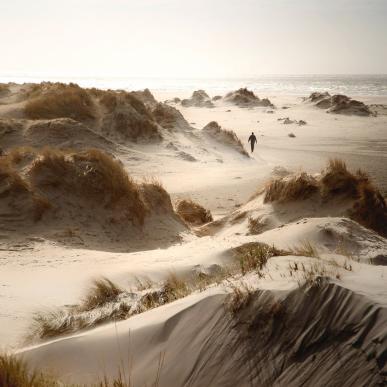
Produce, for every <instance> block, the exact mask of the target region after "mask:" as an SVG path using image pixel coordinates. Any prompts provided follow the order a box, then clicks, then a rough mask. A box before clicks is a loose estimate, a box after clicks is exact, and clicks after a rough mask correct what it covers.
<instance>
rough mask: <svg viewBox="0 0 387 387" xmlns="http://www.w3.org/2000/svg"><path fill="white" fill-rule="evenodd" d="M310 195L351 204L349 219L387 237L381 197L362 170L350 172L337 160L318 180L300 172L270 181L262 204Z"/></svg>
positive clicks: (289, 200) (383, 204) (308, 196)
mask: <svg viewBox="0 0 387 387" xmlns="http://www.w3.org/2000/svg"><path fill="white" fill-rule="evenodd" d="M312 196H313V197H315V199H316V200H319V201H320V202H321V203H324V202H327V201H331V200H334V199H335V198H341V199H347V200H348V201H352V208H350V209H349V211H348V215H349V217H350V218H352V219H353V220H355V221H357V222H358V223H360V224H362V225H363V226H365V227H367V228H370V229H372V230H374V231H376V232H378V233H379V234H381V235H383V236H387V206H386V201H385V199H384V197H383V195H382V194H381V193H380V191H379V190H378V189H377V188H376V187H375V186H374V185H373V183H372V182H371V179H370V177H369V176H368V175H367V174H366V173H365V172H364V171H362V170H358V171H356V172H355V173H352V172H350V171H349V170H348V168H347V166H346V164H345V162H344V161H342V160H340V159H331V160H329V162H328V165H327V167H326V168H325V169H324V170H323V171H322V173H321V176H320V177H318V178H315V177H313V176H310V175H308V174H306V173H305V172H303V173H301V174H298V175H295V176H291V177H285V178H281V179H275V180H272V181H271V182H270V183H269V184H268V185H267V186H266V190H265V196H264V202H265V203H271V202H278V203H287V202H292V201H297V200H305V199H308V198H311V197H312Z"/></svg>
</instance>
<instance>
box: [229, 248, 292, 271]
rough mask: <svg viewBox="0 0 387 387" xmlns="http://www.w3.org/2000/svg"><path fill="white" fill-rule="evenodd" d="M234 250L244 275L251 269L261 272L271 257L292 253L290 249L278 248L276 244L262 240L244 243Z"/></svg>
mask: <svg viewBox="0 0 387 387" xmlns="http://www.w3.org/2000/svg"><path fill="white" fill-rule="evenodd" d="M233 252H234V254H235V257H236V259H237V261H238V263H239V267H240V271H241V274H242V275H245V274H247V273H248V272H251V271H256V272H257V273H258V274H259V273H260V272H261V271H262V269H263V268H264V267H265V265H266V263H267V261H268V260H269V259H270V258H272V257H277V256H284V255H291V252H289V251H285V250H281V249H277V248H276V247H275V246H269V245H267V244H266V243H261V242H250V243H246V244H243V245H241V246H239V247H237V248H235V249H233Z"/></svg>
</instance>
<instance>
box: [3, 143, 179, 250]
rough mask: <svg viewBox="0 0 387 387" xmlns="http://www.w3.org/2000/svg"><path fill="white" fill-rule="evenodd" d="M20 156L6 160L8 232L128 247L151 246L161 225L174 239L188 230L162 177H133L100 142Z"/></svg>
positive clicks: (93, 245)
mask: <svg viewBox="0 0 387 387" xmlns="http://www.w3.org/2000/svg"><path fill="white" fill-rule="evenodd" d="M18 157H19V158H20V160H16V161H17V162H15V157H14V155H13V154H10V155H9V156H8V157H3V159H2V160H1V173H2V174H1V176H2V179H1V180H2V181H1V182H2V185H3V187H4V188H3V196H4V197H5V198H6V199H7V200H2V212H3V213H5V214H7V219H4V218H3V221H4V223H3V231H6V232H7V234H8V236H9V238H12V237H14V236H15V237H17V238H20V236H21V235H23V234H24V235H28V236H29V237H31V236H35V237H45V238H48V239H51V240H56V241H61V242H64V243H66V244H67V243H69V244H70V245H71V244H72V243H75V244H76V245H79V244H80V245H82V246H83V247H85V248H90V247H94V248H95V247H97V246H98V248H102V249H109V248H112V249H115V248H118V249H129V248H131V247H133V245H138V244H141V245H142V246H145V245H146V244H147V243H149V245H148V247H149V246H151V245H152V240H153V241H155V240H159V239H160V235H159V233H161V234H163V237H164V238H166V237H167V235H169V238H172V239H173V240H175V239H176V238H178V234H179V232H181V231H183V230H185V226H184V225H183V223H182V221H181V220H180V219H179V217H178V216H177V215H176V214H175V213H174V210H173V208H172V203H171V199H170V197H169V195H168V193H167V192H166V191H165V190H164V189H163V188H162V186H161V185H159V183H157V182H149V183H147V182H145V183H136V182H134V181H133V180H132V179H131V178H130V177H129V176H128V175H127V174H126V172H125V171H124V169H123V168H122V165H121V164H120V162H119V161H117V160H114V159H112V158H111V157H110V156H108V155H107V154H105V153H103V152H101V151H99V150H87V151H81V152H63V151H59V150H56V149H53V148H51V149H45V150H44V151H42V152H39V151H31V153H23V154H21V155H18ZM22 202H23V203H25V204H24V206H22V207H20V205H19V204H18V203H22ZM27 204H28V205H27ZM26 205H27V208H26V207H25V206H26ZM11 223H12V224H11ZM11 226H12V228H10V229H8V228H9V227H11ZM162 229H163V230H162ZM156 230H157V232H156ZM15 231H17V232H18V234H19V235H18V236H17V234H16V233H15ZM152 233H155V234H156V235H155V237H154V238H152V237H149V234H152ZM15 234H16V235H15ZM145 235H147V240H146V241H144V242H142V243H141V239H142V238H144V236H145ZM167 238H168V237H167ZM153 243H154V242H153ZM162 244H163V243H160V245H162Z"/></svg>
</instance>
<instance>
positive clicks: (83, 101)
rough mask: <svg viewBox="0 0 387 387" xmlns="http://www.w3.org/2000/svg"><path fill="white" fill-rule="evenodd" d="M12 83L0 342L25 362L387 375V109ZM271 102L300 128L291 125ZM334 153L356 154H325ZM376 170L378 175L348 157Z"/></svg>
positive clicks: (217, 379)
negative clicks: (362, 112) (195, 103)
mask: <svg viewBox="0 0 387 387" xmlns="http://www.w3.org/2000/svg"><path fill="white" fill-rule="evenodd" d="M7 88H8V89H7V90H4V91H3V92H2V93H1V94H0V103H1V105H0V138H1V141H2V142H1V147H2V148H3V152H2V156H0V238H1V239H0V248H1V254H0V265H2V273H3V274H4V275H3V276H2V278H1V280H0V285H1V287H0V296H1V299H2V300H3V303H4V304H2V306H3V310H4V312H3V313H1V314H0V326H1V329H0V338H1V343H2V344H5V345H8V346H11V347H13V348H15V347H17V348H19V349H18V351H17V354H18V356H19V358H24V359H26V360H27V361H28V363H29V365H30V366H31V367H35V366H36V367H37V368H38V369H42V370H43V371H47V372H49V373H53V374H54V376H55V377H56V378H57V379H58V380H61V381H65V382H75V383H89V382H96V381H98V380H100V378H101V377H103V376H106V377H107V378H108V379H113V378H114V377H116V376H117V375H118V373H119V371H121V374H122V375H124V377H125V378H126V379H127V378H128V375H129V374H130V376H131V381H132V382H133V383H134V385H144V384H147V385H150V384H152V383H153V382H154V380H155V378H156V375H157V374H158V377H159V380H160V383H159V384H158V385H160V386H171V385H173V386H174V385H176V386H185V385H191V386H204V385H206V386H207V385H211V386H217V385H219V386H228V385H229V386H235V385H238V386H239V385H241V386H244V385H246V386H248V385H257V386H261V385H262V386H266V385H281V386H282V385H289V386H293V385H294V386H298V385H301V384H305V385H313V386H319V385H331V384H332V383H333V384H335V383H336V384H338V385H342V386H347V385H348V386H352V385H357V384H360V385H378V384H379V385H383V383H385V372H386V370H385V367H386V366H385V360H386V359H385V353H386V342H385V336H386V330H385V326H386V322H387V321H386V319H387V316H386V298H387V290H386V284H385V275H386V272H385V270H386V257H387V240H386V238H385V236H386V229H385V227H386V224H387V222H386V204H385V199H384V191H383V189H385V186H384V185H383V176H384V175H383V173H384V172H383V169H380V170H378V169H377V168H378V167H377V166H378V165H379V164H380V165H382V164H383V162H382V161H383V160H384V159H383V157H384V156H383V138H384V137H383V136H384V127H385V121H384V120H385V118H383V116H382V115H380V116H377V117H374V118H372V119H371V120H370V119H368V118H367V119H362V118H359V117H357V116H356V115H355V116H352V115H348V114H344V115H336V114H325V110H324V109H316V108H315V106H314V103H315V102H316V101H311V102H310V103H302V100H301V99H300V98H297V97H292V98H290V97H277V96H270V100H271V101H272V102H271V101H266V100H261V99H259V98H258V97H257V96H256V95H254V94H253V93H251V92H249V91H248V90H246V89H240V90H238V91H237V92H234V93H231V94H230V95H229V98H230V100H227V98H213V99H211V98H210V97H209V96H208V95H207V94H206V95H204V94H203V93H201V92H200V93H196V94H195V99H196V97H197V98H198V99H201V98H202V97H203V101H210V102H211V104H212V106H213V107H212V108H211V109H207V108H205V105H206V104H207V103H206V102H204V103H203V104H202V105H201V106H200V107H192V106H184V105H181V104H179V101H177V100H176V101H173V102H169V103H168V104H166V103H159V102H158V101H157V99H161V100H165V99H166V98H164V97H163V95H161V94H160V95H158V96H157V99H156V98H155V97H154V96H153V94H152V93H151V92H150V91H149V90H144V91H135V92H127V91H113V90H98V89H82V88H80V87H78V86H77V85H63V84H51V83H43V84H40V85H32V84H25V85H15V84H13V85H9V86H7ZM199 94H200V95H199ZM173 95H174V94H173ZM180 97H181V99H183V100H184V97H186V95H179V98H180ZM199 97H200V98H199ZM323 98H328V96H326V95H325V96H323ZM329 98H330V97H329ZM365 101H366V102H367V103H369V102H370V104H371V103H372V101H371V100H365ZM339 102H340V101H339ZM341 102H343V101H341ZM341 102H340V103H341ZM344 102H345V101H344ZM344 102H343V103H344ZM273 103H275V105H276V106H278V107H281V106H282V107H286V108H287V110H288V112H289V113H288V115H289V117H291V118H289V121H294V117H296V118H297V121H296V122H297V123H300V122H307V123H308V124H307V125H294V126H292V130H293V131H294V133H295V137H294V138H292V139H290V138H289V137H288V136H287V134H288V131H289V127H288V126H287V125H284V124H283V123H282V122H283V121H285V120H278V118H281V114H280V112H282V110H280V109H279V108H278V109H273V108H272V107H271V106H272V104H273ZM262 104H263V106H267V107H270V111H271V112H272V114H266V112H267V109H260V108H257V109H255V108H254V107H259V106H262ZM230 105H232V106H230ZM27 107H28V108H27ZM246 107H248V109H246ZM250 108H251V109H250ZM329 108H330V107H326V109H329ZM365 121H367V123H365ZM296 122H294V123H296ZM208 123H210V124H208ZM288 123H289V122H288ZM364 125H367V130H368V132H367V133H369V134H370V139H369V141H371V142H373V144H371V145H370V146H369V147H368V148H367V145H366V143H365V142H364V141H365V140H364V128H365V127H364ZM368 126H369V127H368ZM199 128H203V129H199ZM222 128H230V130H227V131H226V130H224V129H222ZM252 130H254V131H255V133H256V135H257V138H258V145H257V149H256V151H255V152H254V153H253V154H250V155H249V156H250V157H246V152H245V150H244V147H243V144H247V138H248V136H249V134H250V133H251V131H252ZM375 144H377V145H375ZM47 146H49V147H48V148H47ZM90 146H92V147H94V148H97V149H93V150H91V149H89V148H90ZM44 147H46V149H42V148H44ZM69 148H71V149H69ZM321 149H325V151H322V150H321ZM326 149H329V152H327V151H326ZM334 152H336V155H337V154H338V153H340V157H343V158H344V159H346V160H347V161H348V165H349V166H350V167H348V168H347V166H346V165H345V163H343V162H341V161H339V160H333V161H331V162H330V163H329V164H328V166H326V167H325V168H324V169H322V170H321V167H323V165H322V162H324V163H325V162H326V160H327V159H328V158H331V157H332V156H333V155H334ZM353 155H356V157H359V160H358V164H356V163H355V162H353V159H351V158H349V157H352V156H353ZM364 155H366V156H367V157H369V160H372V162H369V163H368V164H367V163H365V162H364V160H368V159H363V158H361V157H363V156H364ZM364 157H365V156H364ZM378 157H379V158H380V160H379V161H378ZM378 162H379V164H378ZM383 165H384V164H383ZM300 166H302V169H301V168H300ZM369 166H370V167H371V168H370V174H371V175H372V177H373V178H374V179H372V180H373V181H375V183H373V182H372V180H371V178H370V177H369V176H368V175H367V174H366V173H365V172H361V171H356V169H357V167H362V169H363V168H364V169H365V170H368V169H369V168H368V167H369ZM375 166H376V168H374V167H375ZM271 171H272V172H271ZM316 171H320V172H319V173H316ZM152 176H158V177H159V179H160V181H161V182H162V183H163V184H162V185H161V184H160V183H159V182H158V180H155V179H154V178H153V177H152ZM265 182H266V183H265ZM377 186H380V187H381V189H380V190H379V189H378V188H377ZM163 187H165V189H164V188H163ZM179 203H180V204H181V203H185V204H187V203H188V204H189V205H188V206H187V205H184V206H179ZM181 207H182V208H181ZM178 213H180V214H181V216H182V217H183V218H185V222H184V221H183V220H182V219H181V218H180V217H179V215H178ZM211 218H213V219H214V220H211ZM208 222H209V223H208ZM203 223H205V224H204V225H202V224H203ZM103 277H106V278H107V279H103ZM93 279H94V280H95V279H98V280H97V282H92V280H93ZM98 281H99V282H98ZM110 281H111V282H110ZM98 283H99V284H101V283H102V287H101V288H100V293H95V292H96V290H95V288H94V290H93V286H98V285H96V284H98ZM93 284H94V285H93ZM86 290H87V291H86ZM96 294H97V295H98V297H96ZM149 309H150V310H149ZM36 312H38V315H36V314H35V313H36ZM34 315H35V316H40V317H41V319H40V324H41V325H40V326H39V327H40V328H42V324H46V332H45V333H44V334H40V333H39V334H36V331H35V330H34V328H32V325H31V320H32V318H33V316H34ZM38 320H39V318H38ZM34 321H35V322H36V321H37V320H36V318H35V320H34ZM39 327H38V328H39ZM51 328H53V329H52V330H51V331H50V329H51ZM34 334H35V336H34ZM26 336H29V337H30V338H31V337H32V336H34V339H38V340H39V341H40V343H39V344H38V345H34V346H32V347H26V346H25V345H26V344H25V343H23V344H20V340H21V339H24V338H25V337H26ZM129 357H130V358H131V359H132V360H131V361H130V360H129ZM160 361H161V364H160ZM158 369H159V371H158ZM122 372H123V373H122Z"/></svg>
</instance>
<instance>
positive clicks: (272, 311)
mask: <svg viewBox="0 0 387 387" xmlns="http://www.w3.org/2000/svg"><path fill="white" fill-rule="evenodd" d="M276 261H277V264H278V265H281V264H282V262H281V261H280V260H276ZM300 262H302V260H300V261H299V264H300ZM305 264H307V263H306V262H305ZM322 281H324V280H322ZM352 281H356V280H355V279H353V280H352ZM272 286H275V285H274V283H273V285H272ZM277 286H278V285H277ZM229 297H230V296H229ZM246 297H248V298H247V299H246V301H245V304H244V306H239V307H238V310H237V312H236V313H235V311H234V312H233V314H230V312H229V309H228V307H227V305H228V302H235V300H234V301H233V300H232V295H231V300H230V301H229V299H228V298H227V297H226V295H225V294H224V292H223V291H221V290H216V289H214V290H212V291H211V292H205V293H203V294H202V295H195V296H191V297H188V298H187V299H184V300H180V301H177V302H175V303H173V304H170V305H167V306H164V307H162V308H159V310H153V311H150V312H147V313H144V314H142V315H139V316H137V317H133V318H131V319H129V320H127V321H125V322H121V323H118V324H111V325H107V326H106V327H102V328H99V329H97V330H95V331H92V332H89V333H85V334H81V335H76V336H72V337H69V338H67V339H65V340H59V341H54V342H51V343H48V344H43V345H40V346H37V347H35V348H32V349H27V350H25V351H23V352H22V353H21V355H22V356H23V357H24V358H25V359H28V360H29V362H30V363H31V364H32V365H34V366H38V367H42V366H43V367H44V368H45V369H48V370H56V371H57V372H59V373H60V374H61V375H66V376H65V380H66V381H77V382H85V383H87V382H92V381H95V380H96V379H98V377H100V378H101V377H102V373H103V372H105V373H107V374H108V375H117V374H118V372H119V369H118V366H117V364H120V366H121V372H124V374H126V375H128V374H129V373H130V378H131V380H132V381H133V382H134V383H135V384H136V385H142V384H144V383H149V382H150V381H151V380H152V379H153V378H154V377H155V375H156V373H157V366H158V363H159V362H158V359H159V357H160V356H162V358H163V362H162V367H161V373H160V386H170V385H179V386H185V385H192V386H203V385H213V386H234V385H235V383H238V385H241V386H250V385H251V383H253V384H254V385H277V384H278V385H288V386H299V385H300V384H302V383H308V384H311V385H314V386H323V385H326V384H329V383H330V382H331V381H332V380H335V382H337V383H339V384H340V385H342V386H352V385H354V384H359V383H360V384H365V385H378V384H380V383H383V378H384V376H383V372H384V367H385V358H384V352H383V349H382V347H380V346H379V343H382V342H383V340H384V338H383V337H384V336H385V334H386V331H385V329H386V328H385V327H386V322H387V312H386V305H379V304H376V303H375V302H374V301H373V300H372V298H369V297H366V296H361V295H358V294H356V293H355V292H354V291H352V290H349V289H347V288H346V287H345V285H344V286H343V285H338V284H337V283H329V282H327V283H322V284H321V285H318V286H312V287H309V286H304V287H301V288H300V289H298V288H296V289H289V290H285V291H284V290H279V289H273V288H272V289H271V290H257V291H254V290H251V291H250V292H249V293H248V295H246ZM311 299H313V302H310V300H311ZM209 311H211V313H209ZM316 316H318V318H316ZM193 321H195V323H194V324H193V323H192V322H193ZM354 343H355V345H354ZM75 354H78V355H75ZM129 359H130V360H129ZM338 359H340V360H338ZM129 364H131V366H130V369H129ZM177 364H179V367H176V365H177ZM354 364H355V365H356V367H354ZM101 366H102V370H103V371H102V370H101Z"/></svg>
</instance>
